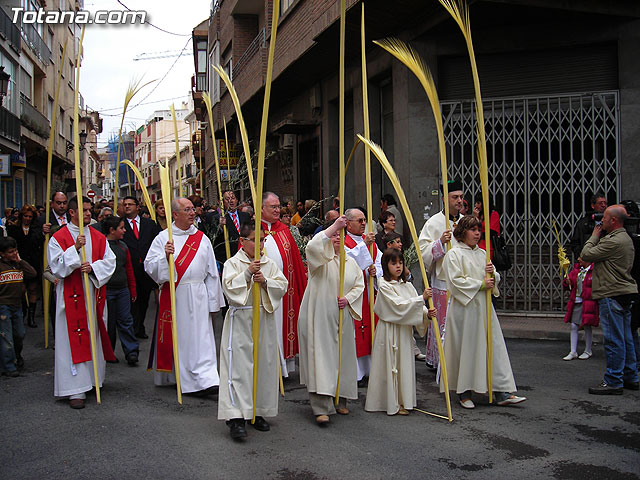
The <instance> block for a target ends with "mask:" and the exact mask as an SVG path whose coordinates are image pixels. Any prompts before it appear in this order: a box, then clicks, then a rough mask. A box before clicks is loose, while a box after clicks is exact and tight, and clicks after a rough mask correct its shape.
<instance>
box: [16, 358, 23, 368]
mask: <svg viewBox="0 0 640 480" xmlns="http://www.w3.org/2000/svg"><path fill="white" fill-rule="evenodd" d="M16 367H18V368H19V369H22V368H23V367H24V358H22V355H18V358H16Z"/></svg>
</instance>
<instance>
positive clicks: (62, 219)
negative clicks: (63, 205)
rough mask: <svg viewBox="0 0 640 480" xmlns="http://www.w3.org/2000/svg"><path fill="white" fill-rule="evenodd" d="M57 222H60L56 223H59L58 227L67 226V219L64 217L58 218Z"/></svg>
mask: <svg viewBox="0 0 640 480" xmlns="http://www.w3.org/2000/svg"><path fill="white" fill-rule="evenodd" d="M58 220H60V221H59V222H58V223H60V225H66V224H67V219H66V217H65V216H64V215H60V216H59V217H58Z"/></svg>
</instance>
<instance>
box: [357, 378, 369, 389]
mask: <svg viewBox="0 0 640 480" xmlns="http://www.w3.org/2000/svg"><path fill="white" fill-rule="evenodd" d="M368 385H369V377H362V380H358V388H365V387H367V386H368Z"/></svg>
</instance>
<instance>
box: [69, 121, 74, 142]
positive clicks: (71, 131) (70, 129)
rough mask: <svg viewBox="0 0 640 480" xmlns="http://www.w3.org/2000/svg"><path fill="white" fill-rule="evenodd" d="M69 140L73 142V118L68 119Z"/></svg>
mask: <svg viewBox="0 0 640 480" xmlns="http://www.w3.org/2000/svg"><path fill="white" fill-rule="evenodd" d="M69 140H70V141H71V143H73V140H74V139H73V118H70V119H69Z"/></svg>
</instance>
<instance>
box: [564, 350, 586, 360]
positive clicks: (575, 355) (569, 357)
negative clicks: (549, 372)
mask: <svg viewBox="0 0 640 480" xmlns="http://www.w3.org/2000/svg"><path fill="white" fill-rule="evenodd" d="M583 355H584V353H583ZM576 358H578V352H569V355H567V356H566V357H564V358H563V360H575V359H576Z"/></svg>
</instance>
